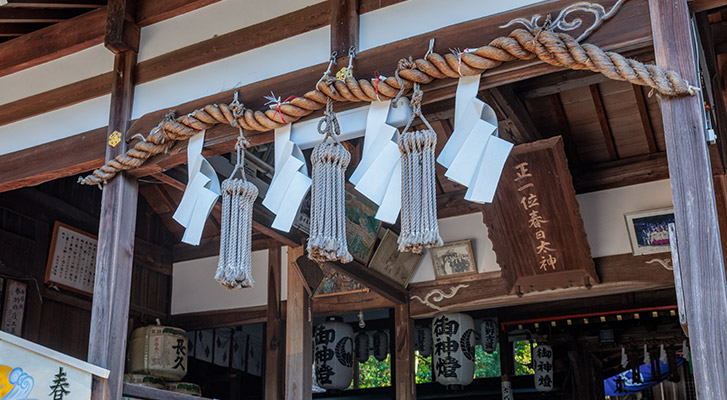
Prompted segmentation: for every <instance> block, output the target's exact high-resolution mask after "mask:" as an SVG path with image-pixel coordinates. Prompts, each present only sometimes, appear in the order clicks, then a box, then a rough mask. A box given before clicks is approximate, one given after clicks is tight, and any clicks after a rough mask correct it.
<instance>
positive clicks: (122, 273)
mask: <svg viewBox="0 0 727 400" xmlns="http://www.w3.org/2000/svg"><path fill="white" fill-rule="evenodd" d="M134 65H136V53H135V52H132V51H127V52H125V53H120V54H117V55H116V57H115V61H114V72H115V76H114V81H113V87H112V88H113V90H112V94H111V112H110V116H109V129H108V134H109V135H111V134H112V132H114V131H119V132H123V131H124V130H125V129H126V128H127V126H128V125H129V121H130V119H131V109H132V104H133V98H134V82H133V79H132V73H131V72H132V71H133V69H134ZM126 147H127V146H126V143H125V142H124V141H121V143H119V144H118V146H116V147H112V146H107V148H106V159H107V160H109V159H113V158H115V157H116V156H117V155H119V154H123V153H124V152H125V151H126ZM137 201H138V183H137V181H136V178H132V177H130V176H128V175H127V174H125V173H124V174H121V176H119V177H118V178H117V179H114V180H113V181H111V182H109V183H108V184H107V185H105V186H104V188H103V195H102V198H101V217H100V224H99V234H98V252H97V255H96V278H95V282H94V289H93V309H92V311H91V329H90V337H89V345H88V361H89V362H90V363H92V364H95V365H98V366H100V367H103V368H106V369H108V370H110V371H111V374H110V375H109V378H108V380H107V381H106V382H104V384H94V388H93V394H92V399H93V400H100V399H104V400H106V399H109V400H110V399H119V398H121V394H122V390H123V388H122V387H123V383H124V379H123V376H124V364H125V361H126V335H127V328H128V318H129V317H128V315H129V301H130V294H131V279H132V265H133V261H134V233H135V229H136V206H137Z"/></svg>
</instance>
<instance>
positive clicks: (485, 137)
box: [437, 75, 513, 203]
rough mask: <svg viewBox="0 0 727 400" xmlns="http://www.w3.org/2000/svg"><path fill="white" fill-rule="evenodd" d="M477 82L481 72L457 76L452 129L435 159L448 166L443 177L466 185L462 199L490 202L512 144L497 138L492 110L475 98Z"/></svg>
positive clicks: (495, 117) (495, 118) (478, 83)
mask: <svg viewBox="0 0 727 400" xmlns="http://www.w3.org/2000/svg"><path fill="white" fill-rule="evenodd" d="M479 85H480V75H476V76H464V77H462V78H460V79H459V83H458V85H457V98H456V100H455V110H454V121H455V125H454V131H453V132H452V136H451V137H450V138H449V140H447V144H445V146H444V148H443V149H442V152H441V153H440V154H439V157H438V158H437V162H438V163H440V164H441V165H443V166H444V167H446V168H448V169H447V172H446V173H445V174H444V176H446V177H447V178H449V179H451V180H453V181H455V182H458V183H460V184H462V185H464V186H466V187H467V192H466V193H465V197H464V198H465V200H468V201H472V202H476V203H490V202H492V199H493V198H494V196H495V190H497V184H498V182H499V181H500V175H502V169H503V167H504V166H505V161H507V157H508V156H509V155H510V151H511V150H512V146H513V144H512V143H509V142H507V141H505V140H503V139H500V138H499V137H497V116H496V115H495V112H494V111H493V110H492V108H491V107H490V106H489V105H487V104H485V103H484V102H483V101H481V100H479V99H477V98H476V96H477V91H478V89H479ZM473 160H477V162H473Z"/></svg>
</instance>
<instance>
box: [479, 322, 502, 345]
mask: <svg viewBox="0 0 727 400" xmlns="http://www.w3.org/2000/svg"><path fill="white" fill-rule="evenodd" d="M498 336H499V329H498V328H497V320H496V319H486V320H484V321H482V323H481V324H480V342H482V349H483V350H485V353H494V352H495V350H497V342H498V341H499V340H498Z"/></svg>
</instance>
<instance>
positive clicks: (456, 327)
mask: <svg viewBox="0 0 727 400" xmlns="http://www.w3.org/2000/svg"><path fill="white" fill-rule="evenodd" d="M474 327H475V324H474V321H473V320H472V317H470V316H469V315H467V314H462V313H447V314H441V315H438V316H436V317H435V318H434V321H433V323H432V338H433V341H434V356H433V359H432V364H433V366H434V372H435V375H436V377H437V382H439V383H440V384H442V385H446V386H447V387H450V388H459V387H462V386H465V385H469V384H470V383H472V379H474V376H475V329H474Z"/></svg>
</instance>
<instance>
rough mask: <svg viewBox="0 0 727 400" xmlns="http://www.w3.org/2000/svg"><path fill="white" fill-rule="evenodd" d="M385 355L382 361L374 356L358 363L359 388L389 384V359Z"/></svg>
mask: <svg viewBox="0 0 727 400" xmlns="http://www.w3.org/2000/svg"><path fill="white" fill-rule="evenodd" d="M390 357H391V356H390V355H389V356H386V359H385V360H384V361H379V360H377V359H375V358H374V357H369V359H368V360H367V361H366V362H365V363H363V364H359V365H358V368H359V369H358V371H359V372H358V379H359V381H358V382H359V387H360V388H361V389H366V388H374V387H382V386H391V359H390Z"/></svg>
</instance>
